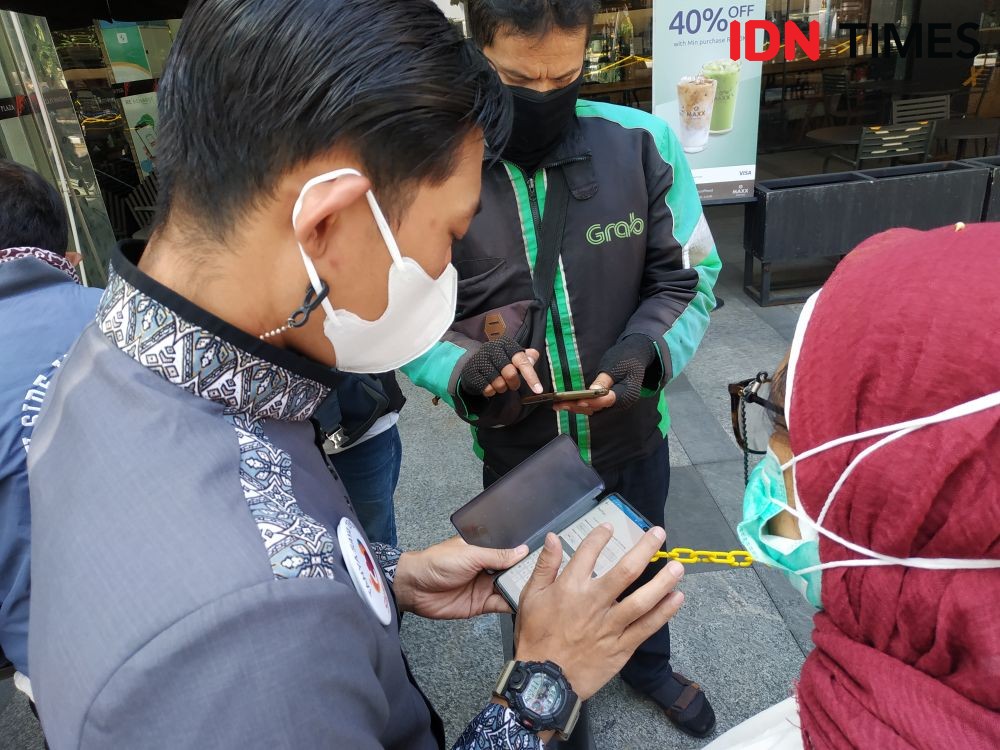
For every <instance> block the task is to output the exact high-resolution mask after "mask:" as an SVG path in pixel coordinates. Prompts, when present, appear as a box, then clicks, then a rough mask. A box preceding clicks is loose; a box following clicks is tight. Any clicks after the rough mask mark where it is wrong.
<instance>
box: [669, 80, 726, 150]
mask: <svg viewBox="0 0 1000 750" xmlns="http://www.w3.org/2000/svg"><path fill="white" fill-rule="evenodd" d="M717 86H718V84H717V83H716V82H715V81H714V80H712V79H711V78H706V77H705V76H684V77H683V78H681V80H680V81H678V82H677V104H678V106H679V107H680V115H681V132H680V134H679V135H680V139H681V146H683V147H684V151H685V153H688V154H696V153H698V152H699V151H701V150H702V149H704V148H705V144H706V143H708V130H709V126H710V125H711V124H712V105H713V104H714V102H715V89H716V87H717Z"/></svg>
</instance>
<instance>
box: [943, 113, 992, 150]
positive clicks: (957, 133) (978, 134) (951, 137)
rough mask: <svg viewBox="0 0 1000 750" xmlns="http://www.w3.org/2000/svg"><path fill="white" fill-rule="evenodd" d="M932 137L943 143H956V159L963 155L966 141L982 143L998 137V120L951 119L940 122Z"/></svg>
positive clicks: (977, 118)
mask: <svg viewBox="0 0 1000 750" xmlns="http://www.w3.org/2000/svg"><path fill="white" fill-rule="evenodd" d="M934 137H935V138H940V139H941V140H944V141H958V150H957V152H956V158H958V159H961V158H962V157H963V156H964V155H965V143H966V141H983V143H984V144H985V143H986V142H988V141H989V139H990V138H997V137H1000V118H998V117H953V118H951V119H950V120H941V121H940V122H938V124H937V127H935V128H934Z"/></svg>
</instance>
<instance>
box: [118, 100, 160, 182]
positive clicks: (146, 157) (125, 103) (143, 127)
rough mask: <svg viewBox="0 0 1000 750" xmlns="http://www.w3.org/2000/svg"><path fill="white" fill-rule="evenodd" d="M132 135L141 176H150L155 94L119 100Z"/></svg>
mask: <svg viewBox="0 0 1000 750" xmlns="http://www.w3.org/2000/svg"><path fill="white" fill-rule="evenodd" d="M119 101H120V102H121V103H122V109H123V110H124V112H125V121H126V122H127V123H128V129H129V133H131V135H132V147H133V148H134V149H135V155H136V157H137V158H138V161H139V168H140V169H141V170H142V173H143V175H148V174H152V172H153V163H154V161H155V160H156V93H155V92H153V93H150V94H136V95H134V96H123V97H122V98H121V99H120V100H119Z"/></svg>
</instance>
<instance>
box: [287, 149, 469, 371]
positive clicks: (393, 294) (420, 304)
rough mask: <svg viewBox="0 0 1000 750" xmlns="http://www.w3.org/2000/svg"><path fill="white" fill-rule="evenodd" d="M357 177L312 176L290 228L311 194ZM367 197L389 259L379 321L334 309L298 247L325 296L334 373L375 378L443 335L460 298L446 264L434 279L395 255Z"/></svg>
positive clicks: (318, 291) (392, 243)
mask: <svg viewBox="0 0 1000 750" xmlns="http://www.w3.org/2000/svg"><path fill="white" fill-rule="evenodd" d="M349 174H350V175H357V176H358V177H360V176H361V175H360V173H359V172H357V171H355V170H353V169H338V170H336V171H333V172H327V173H326V174H321V175H319V176H318V177H313V178H312V179H311V180H309V181H308V182H307V183H306V184H305V185H303V186H302V191H301V192H300V193H299V197H298V200H296V201H295V208H293V209H292V226H293V227H294V226H295V222H296V220H297V219H298V217H299V212H300V211H301V210H302V202H303V200H304V199H305V195H306V193H307V192H309V190H310V189H312V188H313V187H315V186H316V185H318V184H320V183H322V182H329V181H330V180H335V179H337V178H338V177H343V176H344V175H349ZM365 197H366V198H367V199H368V205H369V207H370V208H371V210H372V214H373V215H374V216H375V223H376V224H377V225H378V229H379V232H380V233H381V234H382V240H383V241H384V242H385V245H386V247H387V248H388V250H389V255H390V256H392V266H391V267H390V268H389V305H388V307H386V310H385V312H384V313H382V316H381V317H379V318H378V319H377V320H363V319H362V318H359V317H358V316H357V315H355V314H354V313H352V312H350V311H349V310H334V309H333V305H332V304H330V300H329V299H327V298H326V297H325V296H324V291H325V288H324V285H323V282H322V281H320V278H319V274H317V273H316V266H314V265H313V262H312V259H311V258H310V257H309V256H308V255H307V254H306V251H305V249H303V247H302V245H299V252H300V253H302V261H303V262H304V263H305V266H306V272H307V273H308V274H309V281H310V283H311V284H312V286H313V289H314V290H315V291H316V294H318V295H320V296H323V302H322V304H323V312H324V313H325V314H326V321H325V322H324V324H323V332H324V333H325V334H326V337H327V339H329V340H330V343H331V344H333V348H334V351H335V353H336V356H337V369H338V370H342V371H344V372H358V373H379V372H388V371H389V370H395V369H396V368H398V367H402V366H403V365H405V364H406V363H408V362H411V361H413V360H414V359H416V358H417V357H419V356H420V355H422V354H424V353H425V352H426V351H427V350H428V349H430V348H431V347H432V346H434V344H435V343H437V341H438V340H439V339H440V338H441V336H442V335H444V332H445V331H447V330H448V327H449V326H450V325H451V324H452V321H453V320H454V319H455V303H456V300H457V297H458V274H457V272H456V271H455V267H454V266H452V265H451V264H450V263H449V264H448V266H447V267H446V268H445V269H444V271H443V272H442V273H441V275H440V276H438V277H437V278H436V279H432V278H431V277H430V276H428V275H427V272H426V271H424V269H423V268H422V267H421V266H420V264H419V263H417V262H416V261H415V260H413V259H412V258H407V257H404V256H403V255H402V253H400V251H399V246H398V245H397V244H396V238H395V237H393V235H392V230H391V229H389V224H388V222H387V221H386V220H385V216H384V215H383V214H382V209H381V208H379V205H378V201H376V200H375V196H374V195H372V192H371V191H370V190H369V191H368V192H367V193H366V194H365Z"/></svg>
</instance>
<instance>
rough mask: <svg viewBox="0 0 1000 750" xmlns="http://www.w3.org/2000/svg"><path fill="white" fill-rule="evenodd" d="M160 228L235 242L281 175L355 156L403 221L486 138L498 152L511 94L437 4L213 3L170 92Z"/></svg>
mask: <svg viewBox="0 0 1000 750" xmlns="http://www.w3.org/2000/svg"><path fill="white" fill-rule="evenodd" d="M158 101H159V113H160V122H159V128H158V130H159V132H158V154H157V167H156V168H157V172H158V174H159V184H160V197H159V207H158V208H159V210H158V214H157V224H158V225H159V224H162V223H163V222H165V221H166V220H167V219H168V218H169V217H170V215H171V214H172V213H173V212H174V211H178V212H180V213H181V214H182V215H183V216H184V218H185V219H188V220H192V221H193V222H194V223H195V224H196V226H197V229H198V230H200V231H204V232H206V233H209V234H211V235H214V236H215V237H216V238H217V239H223V238H224V237H225V236H226V234H227V233H228V231H229V230H230V229H231V228H232V227H233V226H234V225H235V224H236V223H237V222H238V220H239V218H240V217H241V216H243V215H245V214H246V212H247V211H249V210H251V209H252V208H254V207H255V206H257V205H259V204H260V203H261V202H262V201H264V200H266V199H267V198H268V197H270V196H271V195H273V192H274V189H275V188H276V186H277V183H278V180H279V178H280V177H281V176H282V175H284V174H286V173H287V172H289V171H290V170H292V169H294V168H296V167H297V166H300V165H301V164H303V163H305V162H307V161H308V160H310V159H312V158H315V157H317V156H320V155H322V154H324V153H326V152H328V151H329V150H330V149H332V148H333V147H334V146H343V147H347V148H349V149H351V150H353V151H354V152H355V153H356V154H357V155H358V156H359V158H360V160H361V163H362V165H363V171H364V174H365V176H366V177H368V178H369V179H370V180H371V182H372V185H373V187H374V190H375V193H376V195H377V196H378V198H379V200H380V202H382V203H383V204H384V208H385V210H386V211H387V213H389V214H390V215H392V214H394V213H397V212H398V211H401V210H402V209H403V208H405V205H406V201H405V200H404V198H403V196H404V195H405V194H406V191H405V188H407V187H412V186H413V185H415V184H416V183H419V182H424V181H427V182H431V183H435V184H439V183H440V182H443V181H444V180H445V179H447V178H448V177H449V176H451V174H453V172H454V170H455V167H456V159H457V155H458V150H459V148H460V146H461V144H462V142H463V141H464V139H465V138H466V137H467V136H468V135H469V134H471V133H473V132H474V131H476V130H477V129H481V130H482V131H483V134H484V137H485V139H486V141H487V143H488V144H489V145H490V146H491V147H492V148H493V149H498V148H501V147H502V146H503V144H504V143H505V141H506V138H507V134H508V132H509V129H510V118H511V112H510V109H511V108H510V106H509V95H508V93H507V91H506V89H505V87H504V86H503V85H502V84H501V83H500V80H499V78H498V77H497V76H496V73H495V72H494V71H493V70H492V68H491V67H490V66H489V64H488V63H487V62H486V60H485V58H484V57H483V56H482V54H481V53H480V52H479V51H478V50H476V49H475V48H474V47H473V46H472V45H471V44H470V43H469V42H468V41H466V40H464V39H462V37H461V34H460V33H459V32H458V31H457V30H456V28H455V27H454V26H452V24H451V23H449V22H448V20H447V19H446V18H445V17H444V15H443V14H442V13H441V11H440V10H439V9H438V8H437V6H435V5H434V4H433V3H432V2H431V0H280V2H276V1H275V0H200V1H198V2H195V3H193V4H192V5H191V6H189V9H188V11H187V12H186V14H185V16H184V20H183V22H182V24H181V30H180V33H179V34H178V37H177V39H176V41H175V42H174V45H173V48H172V49H171V52H170V57H169V60H168V62H167V66H166V69H165V71H164V74H163V78H162V79H161V81H160V87H159V93H158Z"/></svg>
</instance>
